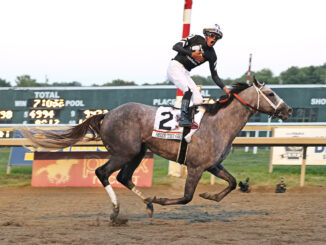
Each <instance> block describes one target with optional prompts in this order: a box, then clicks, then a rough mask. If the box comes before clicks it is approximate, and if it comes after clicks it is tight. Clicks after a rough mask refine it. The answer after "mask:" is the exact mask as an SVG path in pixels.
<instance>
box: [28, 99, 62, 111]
mask: <svg viewBox="0 0 326 245" xmlns="http://www.w3.org/2000/svg"><path fill="white" fill-rule="evenodd" d="M27 106H28V107H32V108H53V109H61V108H63V107H64V106H65V100H64V99H29V100H28V102H27Z"/></svg>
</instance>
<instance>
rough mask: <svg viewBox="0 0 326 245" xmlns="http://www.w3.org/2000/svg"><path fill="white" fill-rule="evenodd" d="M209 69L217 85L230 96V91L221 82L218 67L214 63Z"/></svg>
mask: <svg viewBox="0 0 326 245" xmlns="http://www.w3.org/2000/svg"><path fill="white" fill-rule="evenodd" d="M209 68H210V70H211V75H212V79H213V81H214V82H215V83H216V85H217V86H219V87H220V88H221V89H223V91H224V92H225V93H226V94H227V95H229V96H230V90H229V89H228V88H227V87H226V86H225V85H224V83H223V82H222V81H221V79H220V77H219V76H218V74H217V71H216V66H215V63H214V62H209Z"/></svg>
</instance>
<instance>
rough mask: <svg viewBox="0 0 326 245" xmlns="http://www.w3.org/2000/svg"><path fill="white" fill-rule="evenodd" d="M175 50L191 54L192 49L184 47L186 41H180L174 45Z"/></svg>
mask: <svg viewBox="0 0 326 245" xmlns="http://www.w3.org/2000/svg"><path fill="white" fill-rule="evenodd" d="M173 50H174V51H177V52H178V53H181V54H184V55H189V56H191V54H192V51H191V50H187V49H185V48H184V42H178V43H176V44H175V45H174V46H173Z"/></svg>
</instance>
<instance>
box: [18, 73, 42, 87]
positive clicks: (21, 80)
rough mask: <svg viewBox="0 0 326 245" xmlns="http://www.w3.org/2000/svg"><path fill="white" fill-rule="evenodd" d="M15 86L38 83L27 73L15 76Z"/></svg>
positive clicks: (35, 84) (36, 85) (27, 85)
mask: <svg viewBox="0 0 326 245" xmlns="http://www.w3.org/2000/svg"><path fill="white" fill-rule="evenodd" d="M16 84H17V85H16V86H17V87H39V86H40V84H39V83H37V82H36V80H35V79H32V78H31V77H30V76H29V75H22V76H18V77H17V78H16Z"/></svg>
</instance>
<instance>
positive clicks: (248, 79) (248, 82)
mask: <svg viewBox="0 0 326 245" xmlns="http://www.w3.org/2000/svg"><path fill="white" fill-rule="evenodd" d="M251 58H252V54H250V56H249V68H248V75H247V84H248V85H250V73H251Z"/></svg>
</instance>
